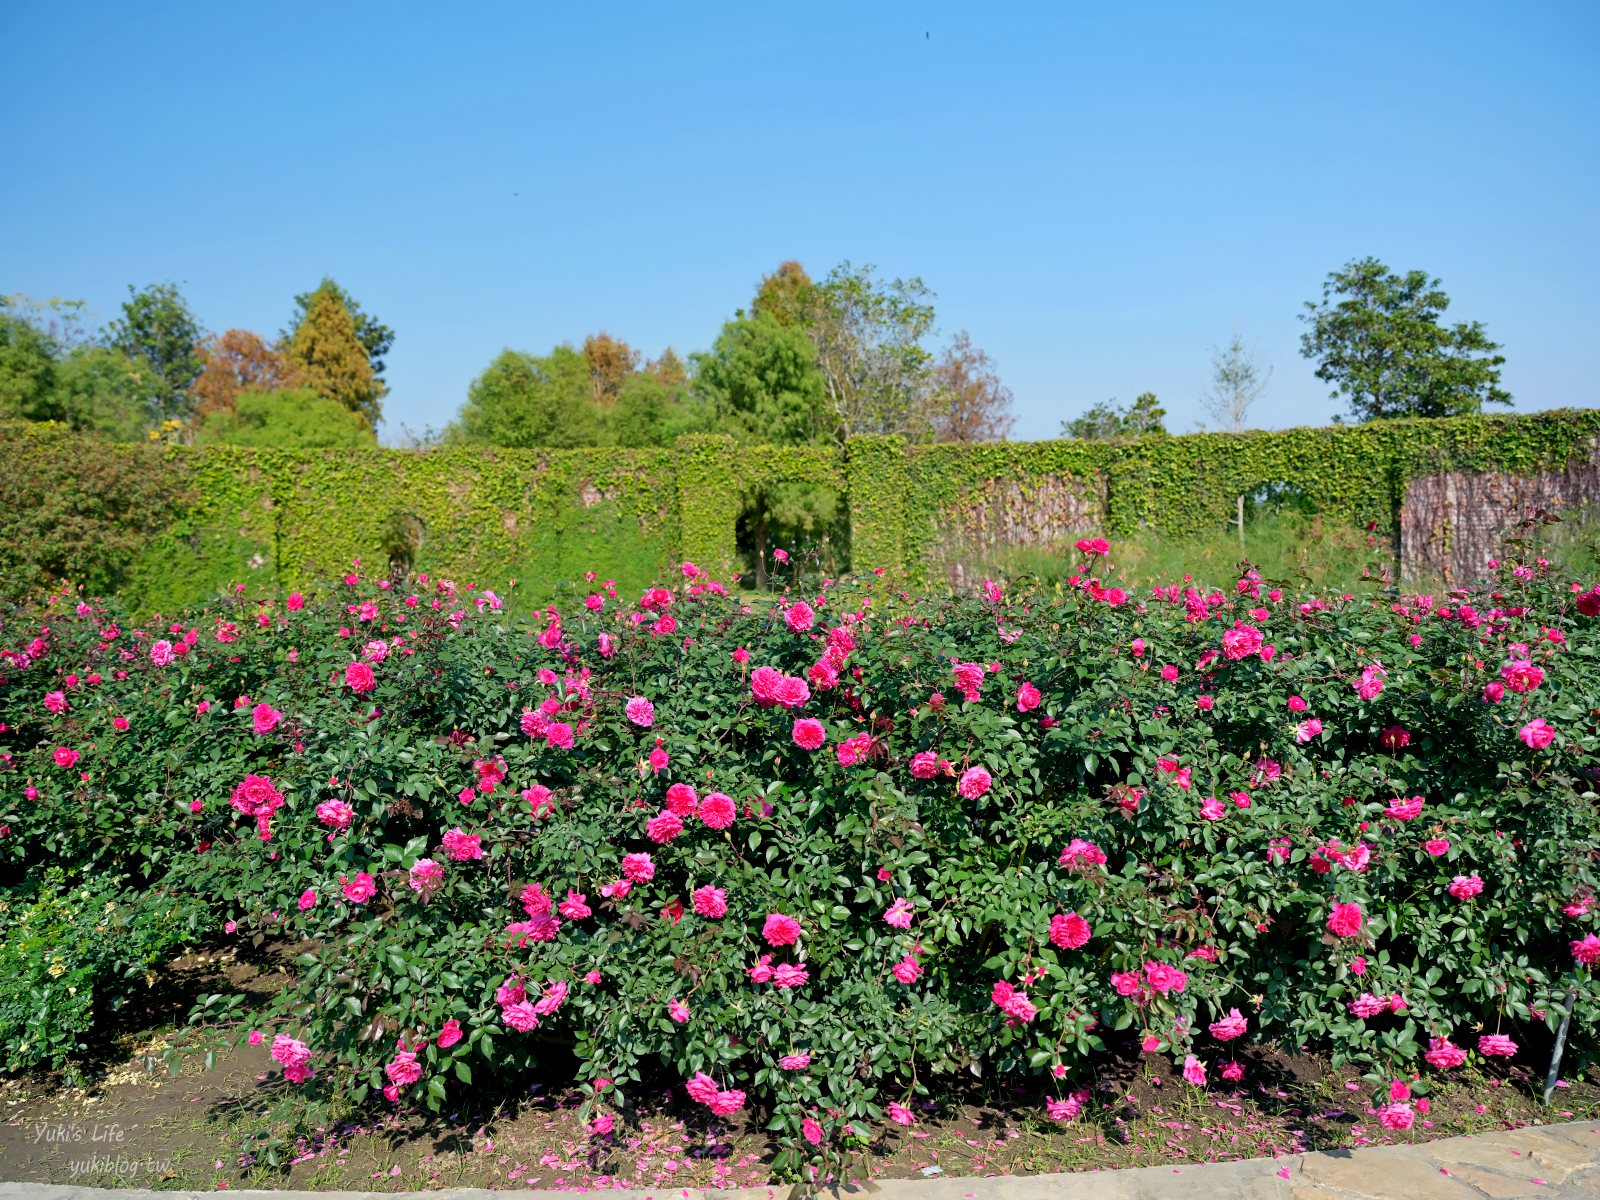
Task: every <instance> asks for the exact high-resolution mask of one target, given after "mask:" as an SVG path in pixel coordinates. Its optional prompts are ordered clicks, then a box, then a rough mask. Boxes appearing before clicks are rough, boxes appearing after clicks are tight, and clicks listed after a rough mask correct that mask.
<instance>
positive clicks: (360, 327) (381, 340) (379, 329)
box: [278, 277, 394, 395]
mask: <svg viewBox="0 0 1600 1200" xmlns="http://www.w3.org/2000/svg"><path fill="white" fill-rule="evenodd" d="M319 296H332V297H333V298H334V299H335V300H337V301H338V302H339V303H340V304H342V305H344V309H345V311H346V312H347V313H349V314H350V319H351V320H352V321H353V322H355V327H356V340H357V341H359V342H360V343H361V348H362V349H363V350H365V351H366V354H367V363H368V365H369V366H371V367H372V375H373V378H375V379H378V380H380V381H381V380H382V379H383V368H384V365H385V364H384V361H383V356H384V355H386V354H388V353H389V351H390V350H391V349H392V348H393V347H394V330H392V329H390V328H389V327H388V326H387V325H385V324H384V323H383V322H382V321H380V320H378V319H377V318H376V317H374V316H372V315H370V314H368V313H366V312H363V311H362V308H361V305H360V304H358V303H356V299H355V297H354V296H352V295H351V294H350V293H349V292H347V291H345V290H344V289H343V288H342V287H340V286H339V285H338V284H337V283H335V282H334V281H333V280H332V279H329V278H326V277H324V278H323V280H322V282H321V283H319V284H318V285H317V286H316V287H315V288H313V289H312V290H311V291H309V292H302V293H301V294H300V295H298V296H296V297H295V298H294V316H293V317H292V318H291V319H290V321H289V328H288V329H285V330H284V331H283V332H282V333H281V334H279V335H278V340H279V341H280V342H283V343H284V344H287V343H289V342H290V341H292V340H293V339H294V333H295V330H297V329H299V328H300V326H301V324H302V323H303V322H304V321H305V319H306V315H307V314H308V313H309V312H310V311H311V309H312V306H313V305H314V304H315V303H316V301H317V298H318V297H319ZM387 392H388V388H387V386H385V387H384V389H383V391H382V392H380V393H379V394H380V395H383V394H386V393H387Z"/></svg>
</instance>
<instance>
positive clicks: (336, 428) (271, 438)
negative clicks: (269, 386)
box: [194, 388, 378, 450]
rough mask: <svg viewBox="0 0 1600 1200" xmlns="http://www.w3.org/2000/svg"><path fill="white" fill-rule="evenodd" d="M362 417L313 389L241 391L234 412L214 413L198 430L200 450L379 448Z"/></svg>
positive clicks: (219, 411) (236, 399)
mask: <svg viewBox="0 0 1600 1200" xmlns="http://www.w3.org/2000/svg"><path fill="white" fill-rule="evenodd" d="M377 441H378V439H377V438H376V437H375V436H374V435H373V432H372V430H371V429H369V428H368V427H367V424H366V422H365V421H364V420H363V419H362V418H361V415H360V414H359V413H354V412H351V411H350V410H349V409H347V408H345V407H344V406H343V405H342V404H339V403H338V402H337V401H334V400H329V399H328V398H327V397H326V396H323V395H320V394H319V393H317V392H314V391H312V390H311V389H309V388H284V389H280V390H278V391H271V392H257V391H242V392H239V393H238V394H237V395H236V396H234V398H233V404H232V406H231V407H230V408H227V409H222V410H218V411H214V412H212V413H211V414H210V415H209V416H207V417H206V419H205V421H204V422H203V423H201V425H200V426H199V428H198V429H197V430H196V431H195V435H194V444H195V445H197V446H211V445H228V446H260V447H262V448H264V449H274V448H277V449H296V450H342V449H354V448H356V447H359V446H375V445H377Z"/></svg>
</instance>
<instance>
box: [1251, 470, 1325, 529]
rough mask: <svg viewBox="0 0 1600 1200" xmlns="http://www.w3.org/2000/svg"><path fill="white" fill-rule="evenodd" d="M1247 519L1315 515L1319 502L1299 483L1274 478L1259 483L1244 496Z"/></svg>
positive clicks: (1260, 519)
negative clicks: (1270, 480)
mask: <svg viewBox="0 0 1600 1200" xmlns="http://www.w3.org/2000/svg"><path fill="white" fill-rule="evenodd" d="M1244 513H1245V520H1246V521H1263V520H1273V519H1276V518H1280V517H1284V516H1293V517H1308V518H1309V517H1314V516H1316V515H1317V502H1316V499H1315V498H1314V497H1313V496H1312V495H1311V493H1310V492H1308V491H1306V490H1305V489H1304V488H1303V487H1301V486H1300V485H1299V484H1297V483H1289V482H1287V481H1286V480H1282V479H1279V480H1274V481H1272V482H1270V483H1263V484H1258V485H1257V486H1256V489H1255V490H1254V491H1252V492H1250V493H1248V494H1247V495H1246V496H1245V497H1244Z"/></svg>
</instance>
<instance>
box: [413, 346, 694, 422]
mask: <svg viewBox="0 0 1600 1200" xmlns="http://www.w3.org/2000/svg"><path fill="white" fill-rule="evenodd" d="M584 345H585V349H594V350H596V353H595V357H593V358H591V357H590V356H589V355H588V354H586V353H584V352H582V351H578V350H574V349H573V348H572V347H571V346H568V345H562V346H557V347H555V348H554V349H552V350H551V351H550V352H549V353H548V354H542V355H538V354H528V353H526V352H524V351H521V350H509V349H508V350H502V351H501V352H500V354H499V356H498V357H497V358H496V359H495V360H494V362H492V363H490V364H489V366H488V368H487V369H485V370H484V372H483V374H481V375H479V376H478V378H477V379H475V380H473V381H472V386H471V387H470V388H469V389H468V391H467V402H466V404H465V405H463V406H462V409H461V412H460V413H459V415H458V416H457V418H456V420H455V422H454V423H453V424H452V425H451V426H450V428H449V429H447V430H446V432H445V438H446V440H447V441H451V442H457V443H468V444H477V445H492V446H508V447H513V448H516V447H529V448H534V447H541V446H548V447H551V448H553V449H563V448H571V447H577V446H634V447H644V446H663V445H667V444H670V443H671V442H672V440H673V439H675V438H676V437H677V436H678V435H679V434H680V433H690V432H699V431H704V430H705V429H706V428H707V427H708V426H707V421H706V419H705V406H704V405H702V404H699V403H697V402H696V401H694V400H693V399H692V398H691V397H690V395H689V389H688V387H687V386H686V384H685V383H684V382H683V381H682V376H683V370H682V363H681V361H679V360H677V356H676V355H672V357H671V360H669V361H668V362H667V363H666V369H665V370H657V369H655V368H654V367H652V368H646V369H645V370H643V371H641V370H638V369H637V362H638V355H637V353H636V352H634V351H631V350H628V349H627V347H626V344H625V343H621V342H617V341H615V340H614V339H611V338H607V337H606V336H605V335H603V334H600V335H594V336H591V337H590V338H588V339H586V341H585V343H584ZM619 347H620V351H619V349H618V348H619ZM668 353H669V354H670V351H669V352H668ZM663 358H666V355H663ZM622 363H628V364H631V365H629V367H628V370H627V372H626V373H619V365H620V364H622ZM597 378H598V379H601V380H603V381H604V384H603V386H597V383H596V380H597ZM675 380H676V381H675Z"/></svg>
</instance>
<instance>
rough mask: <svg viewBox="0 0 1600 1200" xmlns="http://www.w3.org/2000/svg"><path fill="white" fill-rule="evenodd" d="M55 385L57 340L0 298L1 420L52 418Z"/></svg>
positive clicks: (40, 419) (44, 419) (43, 419)
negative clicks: (9, 307) (15, 312)
mask: <svg viewBox="0 0 1600 1200" xmlns="http://www.w3.org/2000/svg"><path fill="white" fill-rule="evenodd" d="M55 386H56V346H55V343H54V342H52V341H51V340H50V338H49V336H48V335H47V334H45V332H44V331H43V330H41V329H39V328H38V327H37V326H35V325H34V324H33V322H32V321H29V320H26V319H24V318H23V317H20V316H16V315H13V313H12V312H10V311H9V310H8V306H7V305H6V304H5V303H4V302H3V301H0V419H9V420H14V421H15V420H23V421H48V420H51V419H53V418H54V416H55V412H54V410H53V408H52V405H53V404H54V394H55Z"/></svg>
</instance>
